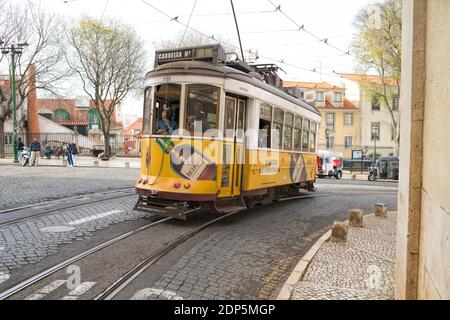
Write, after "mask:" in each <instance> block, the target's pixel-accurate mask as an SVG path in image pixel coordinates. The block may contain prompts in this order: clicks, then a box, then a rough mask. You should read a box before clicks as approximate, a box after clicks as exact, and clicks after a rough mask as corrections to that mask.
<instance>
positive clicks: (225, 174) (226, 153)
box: [220, 97, 246, 197]
mask: <svg viewBox="0 0 450 320" xmlns="http://www.w3.org/2000/svg"><path fill="white" fill-rule="evenodd" d="M245 111H246V101H245V100H242V99H238V98H234V97H226V99H225V126H224V129H225V132H224V137H225V141H224V144H223V159H222V160H223V164H222V182H221V190H220V197H231V196H239V195H240V194H241V182H242V168H243V164H244V159H245V147H244V136H245V134H244V130H245Z"/></svg>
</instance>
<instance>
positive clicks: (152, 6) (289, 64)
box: [141, 0, 342, 79]
mask: <svg viewBox="0 0 450 320" xmlns="http://www.w3.org/2000/svg"><path fill="white" fill-rule="evenodd" d="M141 2H142V3H144V4H145V5H147V6H149V7H150V8H152V9H153V10H155V11H157V12H159V13H160V14H162V15H164V16H166V17H167V18H169V19H170V20H171V21H175V22H177V23H179V24H181V25H183V26H185V27H187V28H188V29H190V30H192V31H194V32H197V33H198V34H201V35H202V36H204V37H206V38H208V39H210V40H213V41H215V42H217V43H223V44H225V45H227V46H229V47H232V48H235V49H239V47H238V46H236V45H234V44H231V43H227V42H225V41H218V40H217V39H215V38H214V35H208V34H206V33H205V32H203V31H200V30H197V29H195V28H193V27H190V26H188V25H187V24H185V23H183V22H181V21H179V20H178V16H175V17H171V16H170V15H169V14H167V13H166V12H164V11H162V10H161V9H159V8H157V7H155V6H154V5H152V4H151V3H148V2H147V1H145V0H141ZM245 52H247V53H252V54H253V53H254V52H252V51H251V50H245ZM258 56H259V57H261V58H264V59H267V60H270V61H273V62H277V63H281V64H284V65H286V66H288V67H292V68H296V69H299V70H303V71H307V72H312V73H321V74H323V75H327V76H330V77H334V78H339V79H342V77H340V76H338V75H336V74H330V73H324V72H319V71H317V70H316V69H315V68H313V69H308V68H305V67H301V66H298V65H294V64H291V63H288V62H286V61H285V60H284V59H274V58H270V57H267V56H263V55H259V54H258Z"/></svg>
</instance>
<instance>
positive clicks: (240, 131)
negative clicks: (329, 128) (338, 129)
mask: <svg viewBox="0 0 450 320" xmlns="http://www.w3.org/2000/svg"><path fill="white" fill-rule="evenodd" d="M277 69H278V68H277V66H275V65H248V64H245V63H243V62H241V61H227V60H226V55H225V52H224V50H223V48H222V47H221V46H220V45H211V46H201V47H195V48H182V49H176V50H163V51H157V52H156V58H155V69H154V70H153V71H151V72H149V73H148V74H147V75H146V80H145V87H146V89H145V99H144V116H143V118H144V125H143V137H142V149H141V150H142V159H141V172H140V176H139V177H138V179H137V182H136V192H137V193H138V195H139V200H138V202H137V204H136V209H137V210H143V211H150V212H157V213H160V214H164V215H169V216H175V217H177V218H181V219H185V218H186V214H187V213H189V212H192V211H195V210H198V209H200V208H208V209H210V210H214V211H217V212H219V213H229V212H234V211H239V210H245V209H247V208H250V207H253V206H255V205H258V204H264V203H267V202H271V201H274V200H277V199H279V198H282V197H285V196H288V195H289V196H291V195H293V194H298V192H299V190H300V189H301V188H303V189H306V190H309V191H313V190H314V185H313V183H314V182H315V179H316V163H317V161H316V159H317V154H316V141H317V133H318V125H319V123H320V113H319V111H318V110H317V109H316V108H315V107H313V106H311V105H309V104H307V103H306V102H305V101H303V100H302V99H299V98H296V97H295V96H293V95H290V94H288V93H287V92H285V91H284V90H283V89H282V81H281V79H280V78H279V77H278V75H277V74H276V71H277Z"/></svg>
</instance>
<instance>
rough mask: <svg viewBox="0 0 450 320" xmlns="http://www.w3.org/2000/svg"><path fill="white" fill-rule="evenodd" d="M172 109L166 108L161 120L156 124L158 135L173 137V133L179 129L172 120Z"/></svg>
mask: <svg viewBox="0 0 450 320" xmlns="http://www.w3.org/2000/svg"><path fill="white" fill-rule="evenodd" d="M171 115H172V109H170V107H168V106H165V107H164V109H163V111H162V112H161V119H159V120H158V123H157V124H156V133H157V134H164V135H172V133H173V132H174V131H175V130H176V129H177V123H176V122H175V121H173V120H171V118H172V116H171Z"/></svg>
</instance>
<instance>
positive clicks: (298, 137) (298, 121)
mask: <svg viewBox="0 0 450 320" xmlns="http://www.w3.org/2000/svg"><path fill="white" fill-rule="evenodd" d="M301 149H302V117H299V116H296V117H295V124H294V150H297V151H300V150H301Z"/></svg>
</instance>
